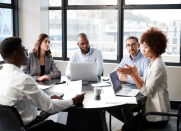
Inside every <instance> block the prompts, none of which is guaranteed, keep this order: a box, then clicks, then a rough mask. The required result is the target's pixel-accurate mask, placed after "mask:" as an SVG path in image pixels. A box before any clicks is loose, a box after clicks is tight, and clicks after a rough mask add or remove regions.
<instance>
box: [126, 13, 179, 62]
mask: <svg viewBox="0 0 181 131" xmlns="http://www.w3.org/2000/svg"><path fill="white" fill-rule="evenodd" d="M177 12H180V13H181V10H126V11H124V16H125V17H124V44H125V40H126V38H127V37H128V36H129V35H134V36H136V37H138V39H140V37H141V35H139V34H142V33H143V32H145V31H146V30H147V29H149V28H150V27H157V28H159V29H160V30H162V31H164V32H166V34H167V38H168V39H172V40H173V41H172V43H169V42H168V45H167V48H168V50H166V52H165V53H164V54H162V57H163V60H164V61H165V62H173V63H179V62H180V54H179V53H176V52H179V50H180V37H179V38H178V40H179V41H178V42H177V38H174V37H175V36H174V35H175V33H174V32H176V31H177V30H176V29H177V28H180V25H177V26H176V25H175V26H174V25H172V24H170V23H176V22H178V20H175V19H174V18H173V14H176V13H177ZM163 13H166V14H167V16H165V17H164V16H163ZM155 14H157V15H155ZM175 17H177V16H175ZM180 22H181V21H180ZM169 29H170V30H169ZM172 44H178V45H177V46H176V47H174V50H169V48H172V47H173V45H172ZM176 48H177V49H176ZM140 49H141V51H142V48H140ZM123 50H124V51H123V52H124V54H123V55H126V54H128V51H127V49H126V46H125V45H124V49H123ZM172 51H174V52H172ZM173 54H177V55H176V56H174V57H175V59H172V60H171V59H170V57H172V55H173Z"/></svg>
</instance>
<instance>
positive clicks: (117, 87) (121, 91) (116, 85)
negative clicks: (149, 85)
mask: <svg viewBox="0 0 181 131" xmlns="http://www.w3.org/2000/svg"><path fill="white" fill-rule="evenodd" d="M109 77H110V80H111V83H112V86H113V90H114V93H115V95H116V96H136V95H137V94H138V93H139V89H138V88H137V86H136V85H135V84H129V85H124V87H123V86H122V85H121V82H120V80H119V78H118V75H117V72H116V71H114V72H112V73H111V74H110V75H109Z"/></svg>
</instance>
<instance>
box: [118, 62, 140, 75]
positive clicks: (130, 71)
mask: <svg viewBox="0 0 181 131" xmlns="http://www.w3.org/2000/svg"><path fill="white" fill-rule="evenodd" d="M125 66H126V68H121V67H118V68H117V69H116V70H117V71H118V73H120V74H127V75H133V74H137V73H138V69H137V67H136V66H135V65H133V67H131V66H129V65H127V64H125Z"/></svg>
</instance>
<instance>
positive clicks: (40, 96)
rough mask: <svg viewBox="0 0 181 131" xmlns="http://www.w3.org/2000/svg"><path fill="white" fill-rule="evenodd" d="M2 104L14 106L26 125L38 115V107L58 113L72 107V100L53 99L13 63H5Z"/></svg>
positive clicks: (0, 80) (1, 72) (0, 83)
mask: <svg viewBox="0 0 181 131" xmlns="http://www.w3.org/2000/svg"><path fill="white" fill-rule="evenodd" d="M0 104H1V105H9V106H14V107H15V108H16V109H17V111H18V112H19V114H20V116H21V118H22V120H23V123H24V125H27V124H28V123H30V122H31V121H33V120H34V119H35V118H36V116H37V107H38V108H40V109H42V110H44V111H47V112H48V113H56V112H59V111H61V110H64V109H66V108H68V107H70V106H71V105H72V104H73V101H72V99H70V100H59V99H51V98H50V97H49V96H48V95H46V94H45V93H44V92H43V91H42V90H41V89H39V88H38V84H37V83H36V82H35V80H33V78H31V77H30V76H28V75H26V74H25V73H24V72H23V71H21V70H20V69H19V68H18V67H17V66H15V65H13V64H4V65H3V68H2V70H0Z"/></svg>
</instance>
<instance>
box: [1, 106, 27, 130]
mask: <svg viewBox="0 0 181 131" xmlns="http://www.w3.org/2000/svg"><path fill="white" fill-rule="evenodd" d="M23 130H24V125H23V122H22V119H21V116H20V115H19V113H18V111H17V110H16V108H15V107H13V106H5V105H0V131H23Z"/></svg>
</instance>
